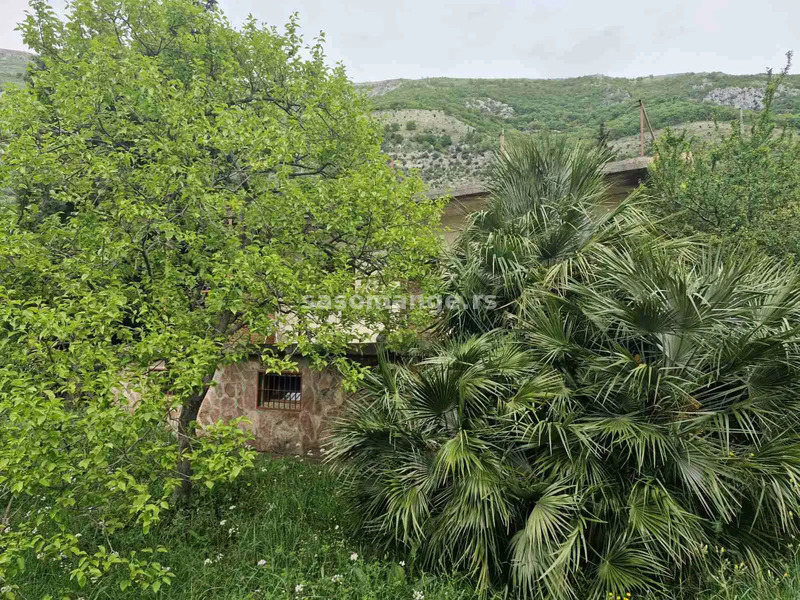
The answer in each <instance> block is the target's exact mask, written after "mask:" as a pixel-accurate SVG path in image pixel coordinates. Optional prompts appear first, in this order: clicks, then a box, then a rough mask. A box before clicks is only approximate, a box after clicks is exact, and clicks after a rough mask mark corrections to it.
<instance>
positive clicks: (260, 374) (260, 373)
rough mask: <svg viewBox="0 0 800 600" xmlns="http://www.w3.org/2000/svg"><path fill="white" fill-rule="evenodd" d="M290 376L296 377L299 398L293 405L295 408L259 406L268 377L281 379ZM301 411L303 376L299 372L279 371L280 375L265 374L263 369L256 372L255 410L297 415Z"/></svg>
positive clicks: (273, 373)
mask: <svg viewBox="0 0 800 600" xmlns="http://www.w3.org/2000/svg"><path fill="white" fill-rule="evenodd" d="M286 375H289V376H292V377H296V378H297V379H298V380H299V382H300V385H299V392H298V393H299V394H300V397H299V398H298V399H297V401H296V402H294V404H296V406H295V407H294V408H287V407H286V406H264V405H262V404H261V396H262V392H265V391H266V390H267V389H268V388H267V387H266V386H265V385H263V382H264V380H265V379H266V378H267V377H269V376H274V377H283V376H286ZM280 402H284V404H285V403H286V402H285V401H280ZM302 409H303V374H302V372H301V371H299V370H298V371H281V372H280V373H275V372H272V373H270V372H267V371H266V370H265V369H259V371H258V380H257V381H256V410H278V411H282V412H289V413H299V412H301V411H302Z"/></svg>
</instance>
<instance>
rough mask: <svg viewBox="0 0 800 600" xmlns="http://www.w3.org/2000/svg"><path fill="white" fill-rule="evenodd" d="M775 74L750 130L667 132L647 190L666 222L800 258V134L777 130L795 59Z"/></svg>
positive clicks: (673, 228) (677, 230) (679, 229)
mask: <svg viewBox="0 0 800 600" xmlns="http://www.w3.org/2000/svg"><path fill="white" fill-rule="evenodd" d="M788 59H789V60H788V61H787V65H786V67H785V68H784V69H783V70H782V71H781V72H780V73H779V74H778V76H776V77H773V76H772V74H771V73H770V78H769V81H768V84H767V87H766V91H765V94H764V105H763V109H762V110H761V111H760V113H758V114H757V115H756V118H755V122H754V123H753V124H752V126H751V127H750V128H749V131H744V128H743V127H742V125H741V123H739V122H733V123H731V132H730V133H729V134H728V135H726V136H725V137H723V138H722V139H721V140H720V141H719V142H715V143H707V144H703V143H699V142H697V141H696V140H693V139H691V138H689V137H687V135H686V134H685V133H681V134H674V133H671V132H667V133H666V134H665V135H664V136H663V137H662V138H661V139H660V140H658V142H657V144H656V160H655V162H654V164H653V167H652V169H651V178H650V183H649V186H648V187H649V188H650V189H651V191H652V193H653V195H654V197H655V200H656V203H655V205H656V207H657V209H658V210H659V212H660V213H661V214H663V216H664V217H665V219H664V222H663V225H664V227H665V228H666V229H667V230H668V231H670V232H672V233H674V234H678V235H681V234H698V235H701V236H702V237H704V238H706V239H707V240H709V241H712V242H733V243H735V244H736V245H737V246H739V247H741V246H744V247H747V248H750V249H754V250H758V251H762V252H766V253H767V254H770V255H772V256H776V257H781V258H783V257H788V258H791V259H793V260H797V258H798V257H800V228H799V227H798V223H800V219H798V217H800V203H799V202H800V169H798V164H800V140H798V139H797V138H796V137H795V136H793V135H792V134H791V133H790V132H789V131H788V130H786V129H784V130H783V131H781V132H778V131H776V124H775V115H774V112H773V105H774V102H775V98H776V94H777V93H778V91H779V90H780V86H781V84H782V83H783V81H784V80H785V78H786V76H787V74H788V71H789V67H790V65H791V53H790V54H789V55H788Z"/></svg>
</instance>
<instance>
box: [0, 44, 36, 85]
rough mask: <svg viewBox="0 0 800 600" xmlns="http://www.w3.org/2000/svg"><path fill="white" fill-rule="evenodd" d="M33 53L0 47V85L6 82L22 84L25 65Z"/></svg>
mask: <svg viewBox="0 0 800 600" xmlns="http://www.w3.org/2000/svg"><path fill="white" fill-rule="evenodd" d="M32 58H33V54H29V53H28V52H20V51H19V50H3V49H2V48H0V86H2V85H5V84H6V83H14V84H17V85H22V84H23V76H24V75H25V66H26V65H27V64H28V61H29V60H30V59H32Z"/></svg>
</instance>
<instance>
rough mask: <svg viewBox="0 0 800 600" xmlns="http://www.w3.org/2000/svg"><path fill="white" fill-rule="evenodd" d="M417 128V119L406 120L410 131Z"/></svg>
mask: <svg viewBox="0 0 800 600" xmlns="http://www.w3.org/2000/svg"><path fill="white" fill-rule="evenodd" d="M416 128H417V122H416V121H407V122H406V129H407V130H408V131H414V130H415V129H416Z"/></svg>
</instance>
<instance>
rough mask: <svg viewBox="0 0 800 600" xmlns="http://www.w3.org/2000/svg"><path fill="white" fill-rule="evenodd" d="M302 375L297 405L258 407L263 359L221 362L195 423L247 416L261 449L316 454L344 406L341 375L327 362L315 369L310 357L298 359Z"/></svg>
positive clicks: (255, 441) (254, 444)
mask: <svg viewBox="0 0 800 600" xmlns="http://www.w3.org/2000/svg"><path fill="white" fill-rule="evenodd" d="M297 365H298V373H299V374H300V376H301V378H302V379H301V399H300V408H299V410H281V409H275V408H259V407H258V406H257V401H258V375H259V373H260V372H262V371H263V366H262V364H261V361H260V360H258V359H255V358H254V359H250V360H247V361H243V362H239V363H236V364H233V365H230V366H227V367H225V368H220V369H218V370H217V373H216V374H215V376H214V381H215V385H214V386H212V387H211V388H210V389H209V391H208V394H207V395H206V398H205V400H204V401H203V406H202V407H201V408H200V414H199V415H198V419H197V420H198V423H199V424H200V425H209V424H211V423H215V422H217V421H219V420H222V421H224V422H227V421H230V420H231V419H234V418H236V417H247V419H248V420H249V421H250V423H249V424H247V425H245V427H246V428H247V429H248V430H250V431H251V432H252V433H253V436H254V438H255V439H254V440H253V446H254V447H255V449H256V450H260V451H262V452H275V453H279V454H308V453H312V454H318V453H319V451H320V448H321V447H322V445H323V444H324V441H325V435H326V433H327V426H328V425H329V424H330V421H331V419H332V418H333V417H335V416H336V415H337V414H338V413H339V412H340V411H341V409H342V407H343V405H344V402H345V392H344V391H343V389H342V385H341V377H340V376H339V374H338V373H337V372H336V371H335V370H334V369H331V368H327V369H324V370H322V371H315V370H313V369H311V368H309V366H308V363H307V362H306V361H305V360H303V359H300V360H298V361H297Z"/></svg>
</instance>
